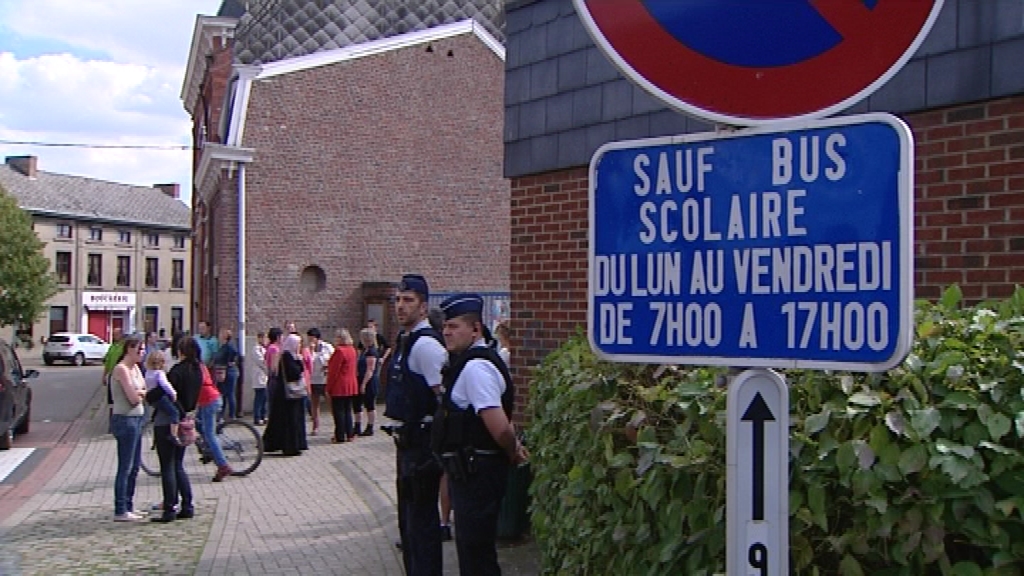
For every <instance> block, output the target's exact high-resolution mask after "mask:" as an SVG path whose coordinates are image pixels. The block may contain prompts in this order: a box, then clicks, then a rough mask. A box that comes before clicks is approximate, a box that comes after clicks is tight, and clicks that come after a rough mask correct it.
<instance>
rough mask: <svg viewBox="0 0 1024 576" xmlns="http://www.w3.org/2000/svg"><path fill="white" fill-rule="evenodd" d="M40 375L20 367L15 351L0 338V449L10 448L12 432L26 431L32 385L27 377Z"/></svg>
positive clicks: (24, 432)
mask: <svg viewBox="0 0 1024 576" xmlns="http://www.w3.org/2000/svg"><path fill="white" fill-rule="evenodd" d="M37 376H39V372H37V371H36V370H28V371H27V372H26V371H23V370H22V369H21V362H20V361H19V360H18V354H17V353H16V352H15V351H14V349H13V348H11V346H10V344H8V343H7V342H6V341H4V340H0V450H9V449H10V448H11V443H12V442H14V436H15V434H17V435H22V434H27V433H28V424H29V423H28V421H29V416H30V414H31V413H32V389H31V388H29V387H28V380H29V379H31V378H35V377H37Z"/></svg>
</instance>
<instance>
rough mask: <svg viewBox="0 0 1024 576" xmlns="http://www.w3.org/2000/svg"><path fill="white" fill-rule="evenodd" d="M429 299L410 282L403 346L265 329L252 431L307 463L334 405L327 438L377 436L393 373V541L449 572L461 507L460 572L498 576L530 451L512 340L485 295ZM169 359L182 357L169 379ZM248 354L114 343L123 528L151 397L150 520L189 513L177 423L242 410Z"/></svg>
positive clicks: (371, 329) (111, 364)
mask: <svg viewBox="0 0 1024 576" xmlns="http://www.w3.org/2000/svg"><path fill="white" fill-rule="evenodd" d="M428 296H429V288H428V285H427V281H426V279H425V278H423V277H422V276H418V275H405V276H403V278H402V281H401V283H400V284H399V285H398V289H397V292H396V295H395V318H396V320H397V323H398V324H399V326H400V328H401V330H400V332H399V336H398V341H397V343H396V346H395V348H394V349H392V348H391V347H389V346H388V342H387V340H386V338H385V337H384V336H383V335H382V334H380V333H379V332H378V331H377V327H376V323H375V322H374V321H372V320H371V321H370V322H369V323H368V324H367V326H366V327H365V328H364V329H362V330H360V331H359V332H358V334H357V337H356V338H353V336H352V333H351V332H349V331H348V330H346V329H341V330H337V331H336V332H335V333H334V338H333V342H327V341H326V340H325V339H324V338H323V336H322V334H321V332H320V330H319V329H318V328H315V327H314V328H310V329H308V330H307V331H306V333H305V334H304V335H303V334H300V333H299V331H298V330H296V327H295V324H294V323H291V322H290V323H288V324H286V326H285V329H284V330H282V329H281V328H271V329H270V330H268V331H267V332H266V333H263V332H261V333H259V334H258V335H257V341H256V343H255V345H254V347H253V349H252V350H251V353H250V354H248V355H247V356H245V358H246V362H247V364H246V366H245V370H244V373H245V374H247V380H248V383H249V384H250V385H251V387H252V390H253V395H252V397H253V405H252V418H253V424H254V425H256V426H265V428H264V429H263V436H262V438H263V448H264V451H265V452H270V453H273V452H280V453H281V454H282V455H284V456H298V455H300V454H301V453H302V452H303V451H304V450H307V449H308V440H307V423H311V428H310V429H309V432H308V433H309V435H313V436H315V435H317V434H319V433H320V413H321V402H327V403H329V406H330V412H331V415H332V420H333V424H334V430H333V432H332V435H331V442H332V443H338V444H340V443H346V442H352V441H355V440H356V439H357V438H359V437H363V436H371V435H373V434H374V432H375V426H376V425H377V422H376V405H377V400H378V398H377V397H378V394H379V391H380V388H381V373H382V371H386V376H387V386H386V390H387V393H386V398H385V412H384V416H385V417H386V418H388V419H389V420H390V421H392V422H394V425H393V426H388V427H385V430H386V431H387V432H388V433H389V434H390V435H391V436H392V438H393V440H394V442H395V446H396V457H397V494H398V522H399V533H400V536H401V539H400V541H399V542H398V543H397V544H398V545H399V546H400V548H401V549H402V553H403V562H404V565H405V571H406V573H407V574H409V575H410V576H435V575H437V576H439V575H440V574H441V573H442V566H441V563H442V554H441V542H442V541H443V540H446V539H451V538H452V536H451V527H450V525H449V524H450V521H451V515H452V512H453V511H454V517H455V525H456V528H457V529H456V531H455V541H456V548H457V551H458V557H459V570H460V573H462V574H473V575H490V574H500V573H501V570H500V568H499V566H498V562H497V550H496V546H495V540H496V533H497V522H498V511H499V509H500V502H501V499H502V498H503V496H504V491H505V483H506V479H507V476H508V469H509V466H514V465H519V464H522V463H524V462H525V461H526V460H527V459H528V457H529V454H528V452H527V450H526V448H525V447H524V446H523V445H522V443H521V442H520V440H519V438H518V436H517V435H516V432H515V428H514V426H513V425H512V423H511V421H512V413H513V399H514V390H513V386H512V380H511V376H510V373H509V368H508V366H509V358H510V344H509V337H510V332H509V329H508V326H507V325H505V324H499V325H498V326H496V328H495V330H494V334H493V335H492V334H491V331H490V330H488V328H487V327H486V326H485V325H484V323H483V299H482V298H481V297H480V296H479V295H476V294H470V293H464V294H457V295H455V296H452V297H450V298H447V299H446V300H444V301H443V302H442V303H441V306H440V308H436V309H433V310H431V309H429V308H428V305H427V301H428ZM166 348H170V350H169V351H168V350H165V349H166ZM167 352H169V353H170V355H171V356H172V357H173V358H174V359H176V362H175V363H174V365H173V367H171V368H170V370H169V371H168V370H166V368H167V366H168V365H169V364H170V359H169V358H168V357H167ZM242 358H243V355H242V353H241V351H240V350H239V349H238V348H237V346H236V344H235V342H234V339H233V337H232V333H231V331H229V330H222V331H221V332H220V334H219V336H216V337H215V336H213V335H212V334H211V332H210V326H209V325H208V324H207V323H205V322H200V323H199V329H198V334H197V335H195V336H191V335H187V334H185V335H181V336H180V337H179V336H178V335H176V337H175V338H174V340H173V341H172V342H171V343H170V345H169V346H167V345H166V343H164V342H162V341H161V340H158V339H157V338H156V337H154V335H152V334H147V335H146V336H145V338H140V337H138V336H135V335H131V336H127V337H124V338H117V339H116V342H115V343H114V345H112V346H111V349H110V353H109V354H108V358H107V359H106V360H105V362H104V381H105V383H107V384H108V391H109V393H108V400H109V402H110V405H111V419H110V425H111V432H112V434H113V435H114V437H115V438H116V440H117V453H118V467H117V473H116V476H115V483H114V520H115V521H118V522H131V521H139V520H142V519H143V514H140V513H138V512H137V511H136V509H135V507H134V502H133V498H134V491H135V479H136V477H137V474H138V469H139V460H140V456H141V431H142V428H143V424H144V418H146V411H145V408H144V405H145V404H146V403H148V404H149V405H151V406H152V414H153V415H152V417H153V424H154V436H155V443H156V450H157V454H158V457H159V461H160V475H161V484H162V489H163V502H162V505H161V514H160V515H158V516H154V517H152V518H151V520H153V521H157V522H170V521H173V520H177V519H186V518H191V517H192V516H193V514H194V508H193V503H192V488H191V484H190V481H189V477H188V474H187V473H186V471H185V469H184V465H183V461H184V456H185V450H186V448H187V446H186V444H187V443H186V442H183V441H182V438H181V435H180V431H179V429H180V428H181V427H182V426H184V425H183V424H182V419H183V418H186V417H188V418H192V415H193V414H194V418H195V420H196V421H197V424H198V430H199V432H200V433H202V432H203V431H207V430H209V431H212V430H215V427H216V425H217V422H218V420H221V419H233V418H237V417H238V416H239V415H240V410H239V408H238V406H237V404H236V398H237V393H236V392H237V386H238V385H239V377H240V374H241V373H242V372H243V371H241V370H240V366H239V362H240V361H242ZM186 415H187V416H186ZM307 416H308V421H307ZM204 439H205V440H206V445H207V447H208V448H209V451H210V454H211V455H212V458H213V460H214V461H215V462H216V463H217V473H216V475H215V476H214V477H213V481H214V482H220V481H222V480H223V479H225V478H226V477H228V476H229V475H230V474H231V473H232V470H231V467H230V466H229V464H228V462H227V460H226V459H225V457H224V454H223V452H222V451H221V449H220V447H219V446H218V444H217V441H216V435H215V434H211V435H209V436H204ZM439 505H440V509H439Z"/></svg>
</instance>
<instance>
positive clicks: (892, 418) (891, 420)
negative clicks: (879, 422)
mask: <svg viewBox="0 0 1024 576" xmlns="http://www.w3.org/2000/svg"><path fill="white" fill-rule="evenodd" d="M885 425H886V426H887V427H888V428H889V430H891V431H892V433H893V434H895V435H897V436H906V434H907V421H906V420H904V419H903V414H901V413H899V412H897V411H895V410H893V411H891V412H889V413H887V414H886V415H885Z"/></svg>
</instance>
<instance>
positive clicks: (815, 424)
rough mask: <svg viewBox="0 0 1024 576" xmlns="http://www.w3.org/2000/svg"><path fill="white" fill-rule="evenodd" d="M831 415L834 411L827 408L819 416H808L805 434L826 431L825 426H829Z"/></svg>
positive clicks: (805, 421) (805, 422) (805, 423)
mask: <svg viewBox="0 0 1024 576" xmlns="http://www.w3.org/2000/svg"><path fill="white" fill-rule="evenodd" d="M831 415H832V411H831V410H829V409H828V408H825V409H824V410H822V411H821V412H818V413H817V414H812V415H811V416H808V417H807V419H806V420H804V432H806V433H807V434H817V433H818V432H821V431H822V430H824V429H825V426H828V419H829V416H831Z"/></svg>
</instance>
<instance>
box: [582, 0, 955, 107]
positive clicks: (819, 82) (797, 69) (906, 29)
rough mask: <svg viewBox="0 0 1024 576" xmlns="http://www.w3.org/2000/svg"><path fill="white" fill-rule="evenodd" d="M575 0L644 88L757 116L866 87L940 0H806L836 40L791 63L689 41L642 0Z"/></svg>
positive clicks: (924, 28)
mask: <svg viewBox="0 0 1024 576" xmlns="http://www.w3.org/2000/svg"><path fill="white" fill-rule="evenodd" d="M575 3H576V8H577V11H578V12H579V14H580V16H581V17H582V19H583V22H584V24H585V25H586V27H587V29H588V30H589V31H590V33H591V35H592V36H593V37H594V40H595V41H596V43H597V44H598V46H600V47H601V49H602V50H603V51H604V52H605V53H606V54H607V55H608V56H609V57H610V58H611V59H612V61H613V62H614V63H615V64H616V66H618V68H619V69H620V70H621V71H622V72H623V73H625V74H626V75H627V76H628V77H629V78H631V79H632V80H633V81H635V82H636V83H638V84H640V85H641V86H642V87H644V88H645V89H646V90H647V91H649V92H651V93H652V94H654V95H655V96H656V97H658V98H660V99H661V100H663V101H664V102H666V103H667V104H669V105H670V106H672V107H674V108H677V109H680V110H682V111H684V112H687V113H690V114H694V115H697V116H701V117H703V118H707V119H709V120H712V121H715V122H723V123H727V124H738V125H758V124H769V123H773V122H778V121H785V120H796V119H802V118H817V117H822V116H827V115H830V114H834V113H836V112H838V111H840V110H842V109H844V108H847V107H849V106H851V105H853V104H854V103H856V102H857V101H859V100H861V99H863V98H865V97H867V96H868V95H869V94H871V93H872V92H874V91H875V90H877V89H878V88H879V87H881V86H882V85H883V84H884V83H885V82H886V81H888V80H889V78H891V77H892V76H893V75H895V74H896V72H898V71H899V69H900V68H902V67H903V65H904V64H905V63H906V61H907V60H909V59H910V57H911V56H912V55H913V53H914V52H915V51H916V50H917V47H918V46H919V45H920V44H921V42H922V41H923V40H924V37H925V36H926V35H927V33H928V30H929V29H930V28H931V25H932V23H934V21H935V18H936V17H937V16H938V13H939V10H940V9H941V8H942V3H943V0H880V1H879V2H878V3H877V5H875V7H874V8H873V9H869V8H868V7H867V6H866V5H865V4H864V3H863V2H860V1H857V0H812V4H813V6H814V8H815V9H816V10H817V11H818V12H819V13H820V14H821V15H822V17H824V18H825V19H826V20H827V21H828V22H829V23H830V24H831V25H832V26H833V27H834V28H835V29H836V31H837V32H839V34H840V35H841V36H842V41H841V42H839V43H838V44H837V45H836V46H835V47H834V48H832V49H830V50H827V51H825V52H823V53H822V54H820V55H818V56H814V57H812V58H809V59H807V60H804V61H802V62H799V63H797V64H791V65H787V66H776V67H765V68H755V67H745V66H736V65H732V64H726V63H723V62H720V61H718V60H715V59H712V58H709V57H707V56H705V55H703V54H701V53H700V52H697V51H695V50H692V49H690V48H688V47H687V46H686V45H684V44H682V43H681V42H680V41H679V40H678V39H676V38H675V37H673V36H672V35H671V34H669V33H668V32H667V31H665V29H664V28H662V26H661V24H659V23H658V21H657V20H655V19H654V18H653V17H652V16H651V14H650V13H649V12H648V11H647V9H646V8H645V7H644V4H643V2H642V0H575ZM739 9H740V8H737V10H739ZM737 41H742V38H738V39H737Z"/></svg>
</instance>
